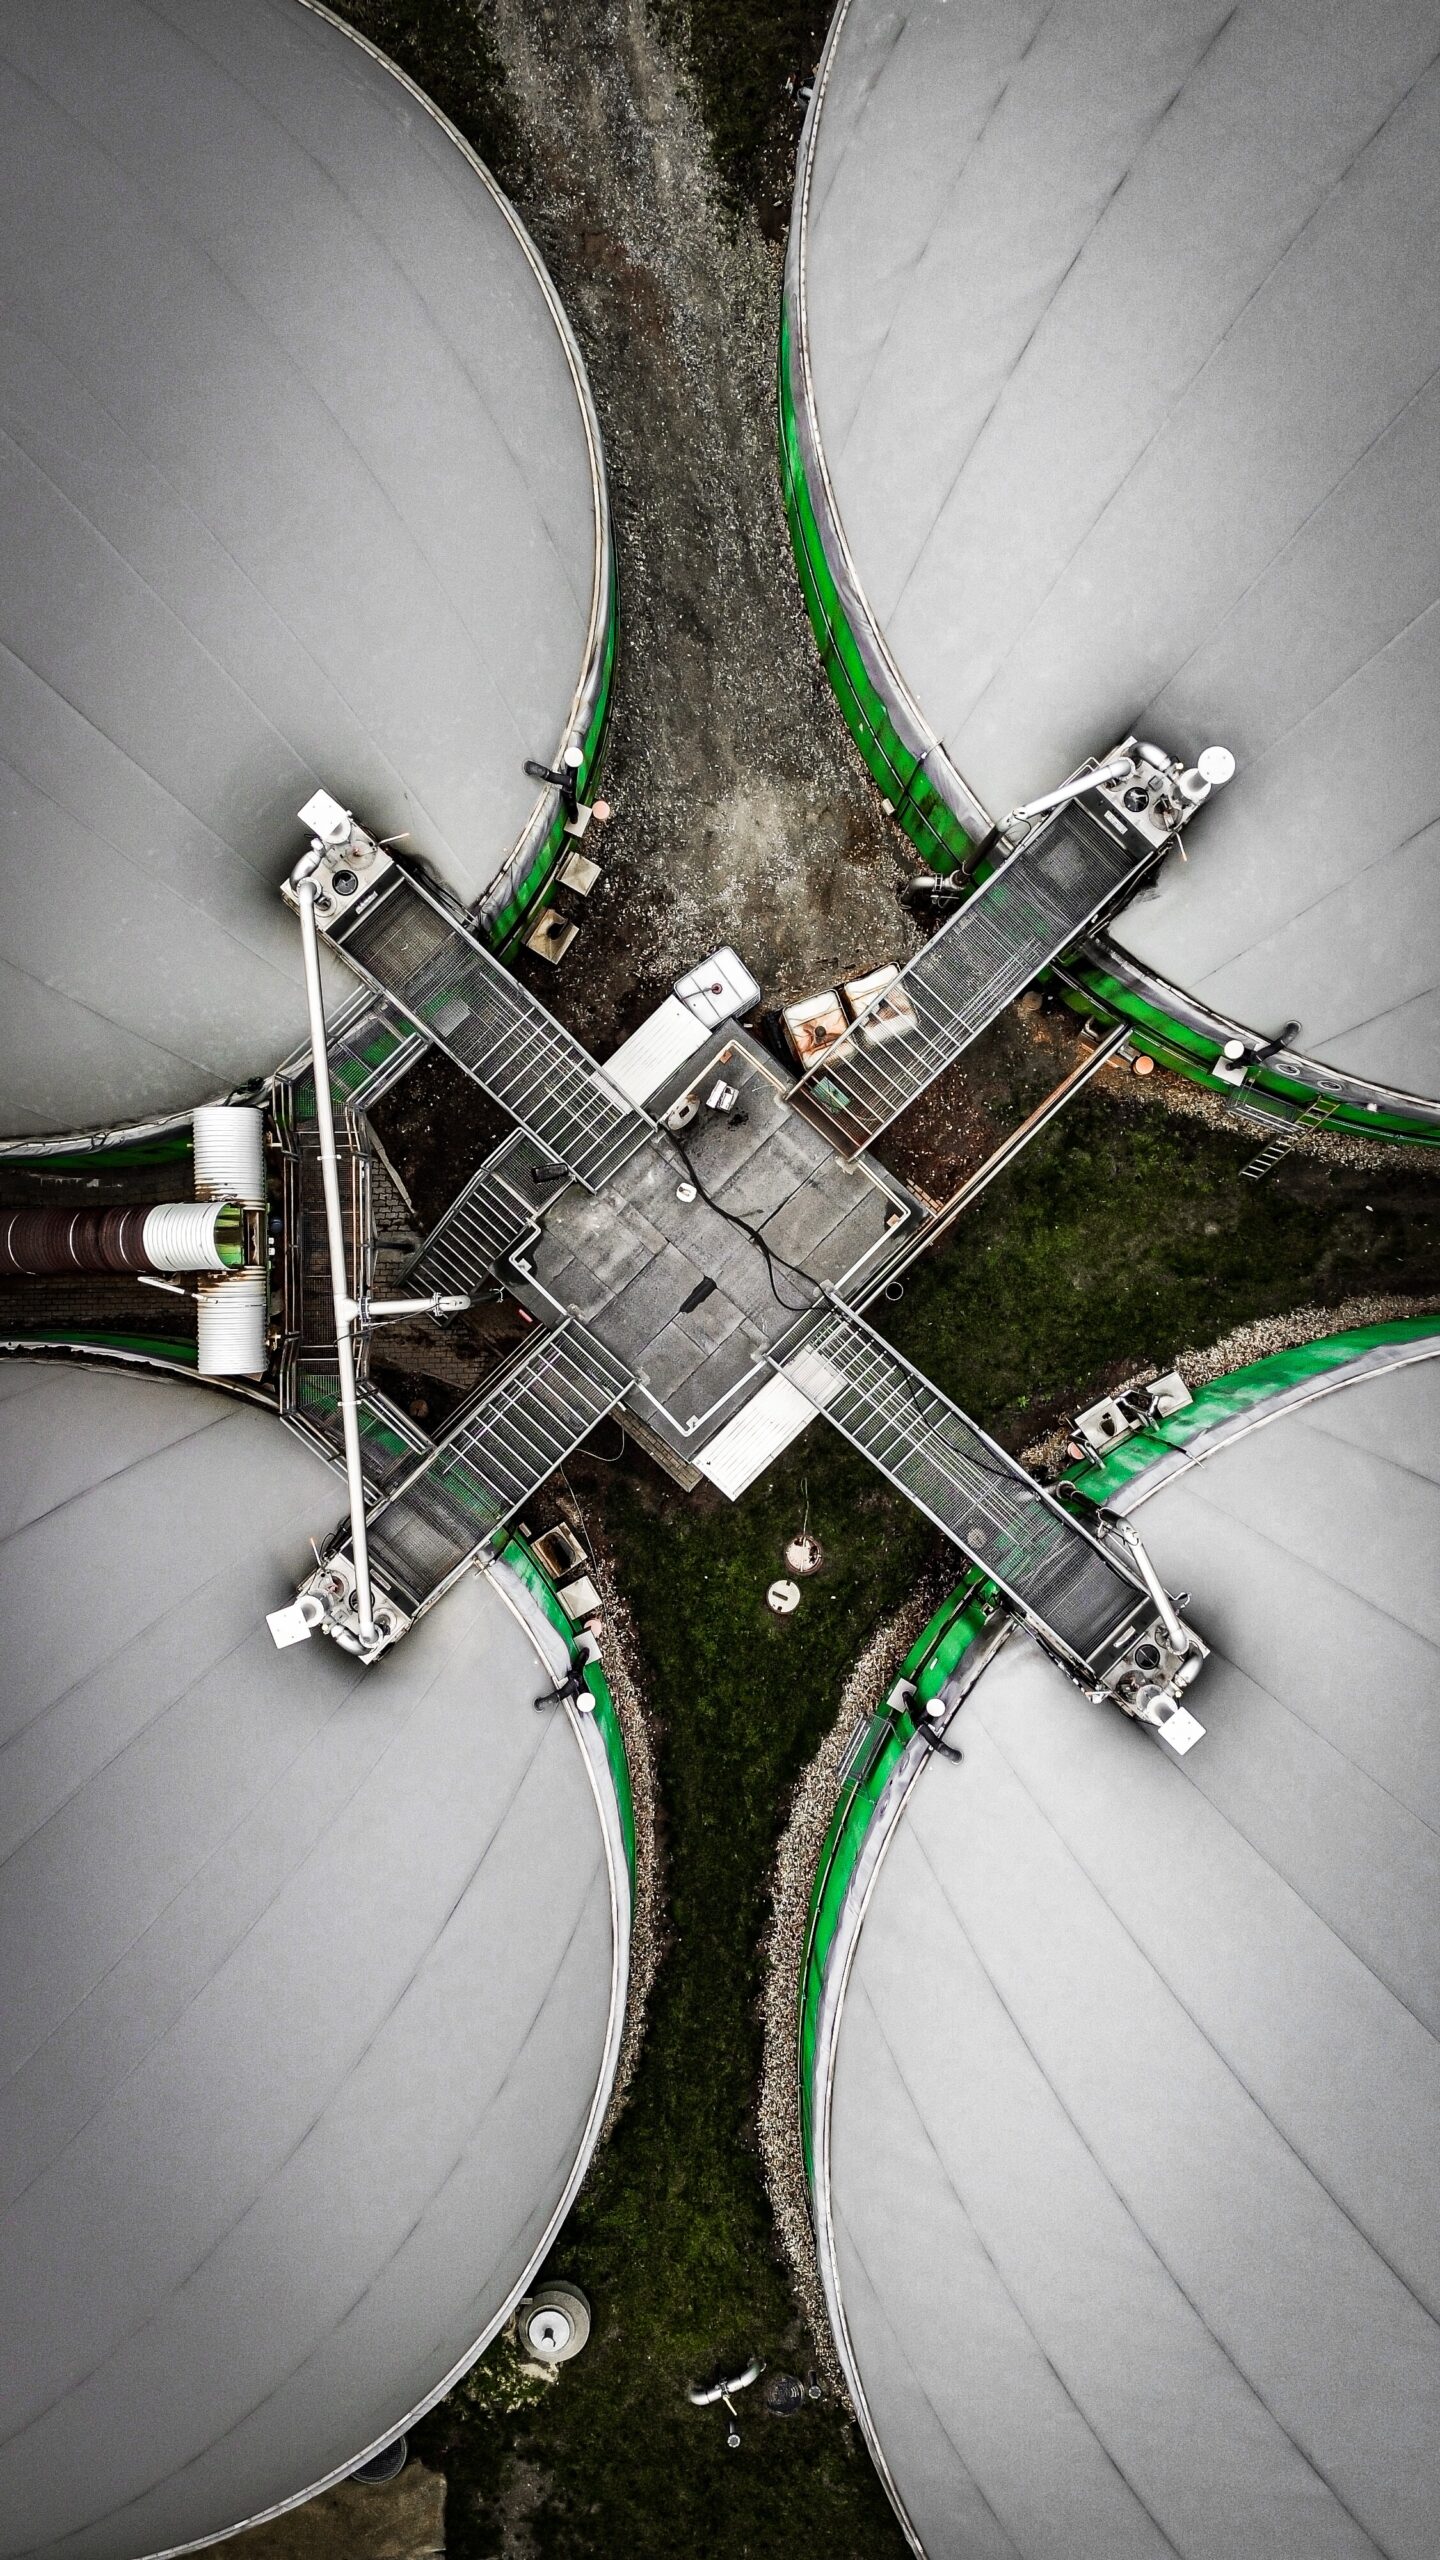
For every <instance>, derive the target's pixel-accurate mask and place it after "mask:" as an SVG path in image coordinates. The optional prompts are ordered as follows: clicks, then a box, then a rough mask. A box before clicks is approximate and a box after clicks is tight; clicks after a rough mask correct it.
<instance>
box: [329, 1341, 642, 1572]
mask: <svg viewBox="0 0 1440 2560" xmlns="http://www.w3.org/2000/svg"><path fill="white" fill-rule="evenodd" d="M633 1383H634V1381H633V1380H632V1378H631V1376H630V1373H629V1371H628V1370H627V1369H624V1368H622V1367H621V1365H620V1363H619V1361H618V1360H615V1359H613V1358H612V1357H611V1355H610V1353H609V1352H608V1351H606V1350H605V1348H604V1346H603V1344H601V1343H598V1342H597V1341H596V1340H595V1338H594V1336H593V1335H592V1334H589V1333H587V1332H586V1330H585V1327H584V1326H583V1325H581V1324H576V1323H574V1322H571V1323H568V1324H563V1325H557V1326H556V1328H555V1330H554V1331H553V1332H552V1333H543V1334H540V1335H539V1336H537V1338H536V1339H535V1340H534V1341H532V1342H529V1343H527V1344H526V1345H525V1347H524V1349H523V1350H522V1351H521V1352H520V1353H519V1354H518V1356H517V1357H516V1358H515V1359H514V1360H512V1361H510V1362H509V1363H508V1365H507V1366H506V1367H505V1368H504V1369H502V1370H501V1371H499V1372H498V1374H497V1375H496V1376H495V1377H493V1378H490V1379H487V1381H486V1383H485V1385H484V1386H483V1387H482V1388H481V1389H480V1392H479V1394H478V1395H477V1396H475V1397H474V1398H473V1399H472V1401H471V1402H470V1403H469V1404H468V1405H467V1406H465V1407H464V1408H463V1410H462V1411H461V1412H460V1413H459V1414H457V1415H456V1417H455V1419H454V1421H453V1422H452V1423H451V1424H450V1425H449V1428H448V1429H447V1430H446V1431H445V1433H444V1434H443V1436H442V1438H441V1439H440V1440H439V1442H438V1443H437V1445H436V1447H435V1449H434V1451H433V1453H432V1454H431V1455H430V1456H429V1458H428V1459H427V1460H426V1461H425V1462H424V1464H423V1465H421V1466H420V1467H419V1468H417V1469H416V1470H415V1471H414V1472H413V1473H412V1474H411V1475H410V1476H408V1477H407V1479H406V1480H405V1481H404V1482H403V1483H402V1484H401V1485H400V1486H399V1487H398V1488H397V1489H396V1491H395V1492H393V1493H392V1494H390V1495H389V1496H388V1498H387V1499H386V1500H385V1501H384V1502H382V1503H381V1504H380V1505H379V1507H378V1508H377V1509H376V1510H375V1511H374V1512H373V1513H372V1515H371V1516H370V1519H369V1521H368V1524H367V1525H368V1530H369V1543H370V1563H371V1569H372V1571H373V1573H374V1575H375V1577H376V1580H377V1582H378V1583H379V1584H381V1585H382V1586H383V1588H384V1589H385V1590H386V1591H387V1592H389V1593H390V1595H391V1596H392V1598H394V1599H395V1600H398V1602H399V1603H400V1605H401V1607H402V1608H403V1609H404V1610H405V1611H406V1612H407V1614H408V1615H409V1616H411V1617H414V1616H415V1615H416V1614H417V1612H418V1611H419V1610H421V1609H425V1608H428V1607H429V1605H430V1603H431V1601H433V1600H437V1599H438V1598H439V1597H440V1594H441V1592H442V1591H445V1590H446V1589H448V1587H449V1585H450V1584H451V1583H452V1582H453V1581H454V1579H455V1577H456V1575H457V1574H459V1573H462V1572H463V1571H464V1569H465V1567H466V1566H467V1565H468V1564H469V1563H470V1562H471V1561H472V1559H473V1558H474V1557H475V1556H476V1555H478V1553H479V1552H480V1550H481V1548H482V1547H484V1546H486V1545H488V1544H489V1543H490V1541H491V1540H492V1539H493V1538H494V1537H495V1536H496V1534H497V1532H498V1531H499V1530H501V1529H502V1528H503V1527H504V1526H505V1524H506V1523H507V1521H509V1520H511V1519H512V1518H513V1517H514V1515H515V1513H516V1512H517V1511H518V1510H519V1509H520V1508H521V1506H522V1504H524V1503H525V1502H526V1501H528V1499H529V1497H530V1496H531V1494H533V1493H535V1492H536V1491H537V1490H538V1488H539V1487H540V1486H541V1485H542V1484H544V1483H546V1482H547V1481H548V1479H549V1478H550V1477H551V1476H552V1475H553V1474H554V1472H555V1470H556V1468H557V1467H559V1466H563V1465H564V1463H565V1460H566V1459H567V1458H568V1457H569V1456H570V1453H571V1451H572V1450H574V1449H577V1448H578V1447H579V1445H580V1443H581V1441H582V1440H583V1439H584V1438H585V1437H586V1435H587V1433H589V1432H590V1431H592V1430H593V1429H594V1427H595V1425H596V1423H597V1422H600V1421H602V1420H603V1418H604V1416H605V1415H606V1414H607V1413H610V1412H612V1411H613V1410H614V1408H615V1406H616V1405H617V1404H618V1403H619V1401H620V1399H621V1397H622V1396H623V1395H624V1393H625V1391H626V1389H627V1388H628V1387H630V1386H631V1385H633ZM349 1552H350V1540H349V1537H348V1534H347V1535H345V1536H343V1537H337V1538H336V1539H335V1540H333V1541H332V1544H331V1547H330V1553H331V1554H332V1555H347V1556H348V1554H349Z"/></svg>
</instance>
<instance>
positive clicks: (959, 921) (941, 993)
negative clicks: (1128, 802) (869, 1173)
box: [792, 805, 1159, 1154]
mask: <svg viewBox="0 0 1440 2560" xmlns="http://www.w3.org/2000/svg"><path fill="white" fill-rule="evenodd" d="M1107 815H1108V813H1107ZM1112 826H1113V828H1114V832H1113V833H1112V831H1111V830H1112ZM1158 858H1159V849H1158V848H1157V847H1156V846H1155V845H1153V844H1150V843H1147V842H1145V841H1144V839H1143V838H1142V837H1141V836H1140V835H1139V834H1138V833H1135V832H1133V831H1131V830H1129V829H1126V828H1122V827H1121V824H1120V821H1119V820H1118V819H1111V820H1110V821H1109V823H1106V822H1105V821H1103V820H1102V819H1100V818H1097V817H1093V816H1092V815H1091V813H1090V811H1089V810H1088V809H1085V808H1081V807H1079V806H1078V805H1072V806H1071V807H1070V808H1067V809H1063V810H1061V811H1060V812H1059V813H1058V814H1057V815H1056V816H1055V817H1053V818H1049V819H1047V820H1046V821H1045V823H1044V824H1043V825H1042V826H1040V827H1039V828H1037V829H1036V831H1035V833H1034V834H1033V835H1032V836H1030V837H1029V838H1027V840H1026V842H1025V843H1024V844H1022V845H1021V846H1020V847H1019V849H1018V850H1017V851H1016V852H1014V853H1012V854H1011V855H1010V856H1009V859H1008V860H1007V861H1005V862H1003V863H1002V864H1001V866H1000V868H999V870H998V871H996V872H994V873H992V875H991V877H990V878H989V879H988V880H987V881H986V883H985V885H984V887H983V888H982V889H978V890H977V891H976V893H975V895H974V897H973V898H971V899H969V900H968V901H967V903H966V904H965V905H964V906H963V907H961V908H959V909H958V910H957V912H956V913H955V914H954V915H953V916H952V917H951V918H950V921H949V923H948V924H945V925H942V926H941V929H940V931H939V932H938V933H937V934H936V935H935V936H934V938H933V939H932V940H931V941H929V942H927V943H926V945H925V948H924V950H923V951H921V952H919V953H917V955H916V957H915V958H914V959H913V960H912V961H910V962H909V963H908V965H907V966H906V967H905V968H904V969H902V971H901V973H900V977H899V980H898V981H897V982H893V983H892V984H891V986H890V987H889V988H888V989H886V991H885V992H884V993H883V994H882V995H880V996H877V997H876V998H875V1000H874V1002H873V1003H872V1004H870V1005H869V1006H867V1008H866V1010H865V1012H864V1013H862V1014H861V1015H860V1016H859V1017H858V1019H857V1022H856V1027H855V1029H854V1030H853V1031H852V1032H848V1033H847V1034H846V1035H845V1037H844V1038H843V1039H840V1040H837V1041H836V1043H835V1046H834V1047H833V1048H832V1049H830V1050H828V1051H827V1052H826V1053H825V1055H824V1056H823V1057H821V1058H818V1059H816V1060H814V1061H813V1062H812V1063H811V1065H810V1066H809V1067H808V1068H807V1069H806V1072H805V1075H804V1076H803V1077H802V1079H801V1081H800V1083H799V1084H798V1085H797V1086H796V1088H795V1091H794V1094H793V1096H792V1100H794V1101H796V1102H798V1103H799V1104H800V1105H801V1106H802V1108H804V1109H805V1110H806V1111H807V1112H810V1113H813V1114H814V1115H815V1116H816V1117H817V1118H820V1119H822V1120H823V1122H824V1123H825V1125H826V1126H827V1127H828V1128H830V1129H831V1130H832V1131H833V1133H834V1135H835V1137H836V1139H837V1140H838V1141H839V1143H840V1144H842V1145H844V1146H848V1147H850V1148H852V1149H853V1150H854V1152H856V1153H857V1154H858V1153H859V1151H860V1149H861V1148H862V1147H868V1146H869V1144H870V1142H871V1140H872V1139H873V1138H877V1137H879V1135H880V1133H881V1131H882V1130H883V1129H887V1128H888V1127H889V1125H890V1123H891V1121H892V1120H894V1119H896V1118H898V1116H899V1114H900V1113H901V1112H902V1111H904V1110H906V1109H907V1108H908V1107H909V1105H910V1104H911V1103H912V1102H914V1101H915V1099H916V1098H917V1096H918V1095H920V1094H922V1093H923V1092H924V1091H925V1088H926V1086H927V1085H930V1084H933V1083H934V1081H935V1078H936V1077H937V1076H938V1075H940V1074H942V1073H943V1071H944V1069H945V1068H946V1067H948V1066H950V1065H952V1064H953V1062H954V1061H955V1059H956V1058H958V1057H959V1056H960V1055H961V1052H962V1051H963V1050H965V1049H967V1048H968V1047H969V1045H970V1043H971V1041H972V1040H974V1039H976V1038H977V1037H978V1036H979V1034H980V1033H981V1032H982V1031H983V1030H985V1029H986V1027H987V1025H988V1024H990V1023H992V1022H993V1021H994V1020H995V1019H996V1016H997V1015H998V1014H1001V1013H1003V1012H1004V1010H1005V1007H1006V1005H1007V1004H1009V1003H1010V1002H1011V1001H1012V999H1013V998H1014V997H1015V996H1017V995H1019V994H1020V992H1021V990H1022V989H1023V988H1025V987H1027V986H1029V984H1030V983H1031V980H1032V979H1034V978H1037V977H1038V976H1039V975H1040V972H1041V971H1042V969H1045V968H1046V967H1048V965H1049V964H1050V962H1051V961H1052V960H1058V959H1059V957H1060V955H1061V953H1062V952H1065V951H1068V950H1069V948H1070V946H1071V944H1072V943H1074V942H1076V941H1078V940H1079V938H1080V936H1081V935H1082V934H1083V933H1084V932H1085V931H1086V930H1087V929H1088V928H1089V927H1090V926H1092V925H1093V924H1094V923H1095V921H1096V919H1097V918H1098V917H1099V916H1100V915H1101V914H1102V913H1103V912H1104V911H1105V910H1106V909H1107V908H1110V907H1112V906H1114V905H1115V904H1116V902H1117V901H1118V900H1119V899H1121V898H1122V897H1124V896H1125V895H1126V894H1127V893H1128V892H1129V891H1130V890H1132V889H1133V888H1134V887H1135V886H1136V884H1137V882H1138V881H1139V880H1140V879H1141V877H1142V876H1143V875H1144V873H1145V872H1146V871H1148V870H1150V869H1151V868H1152V867H1153V865H1154V864H1155V862H1156V861H1157V860H1158Z"/></svg>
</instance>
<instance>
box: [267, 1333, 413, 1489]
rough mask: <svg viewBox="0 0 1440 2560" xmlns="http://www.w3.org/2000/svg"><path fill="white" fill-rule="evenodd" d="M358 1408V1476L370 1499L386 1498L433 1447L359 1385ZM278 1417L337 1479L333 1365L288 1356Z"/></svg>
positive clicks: (378, 1393)
mask: <svg viewBox="0 0 1440 2560" xmlns="http://www.w3.org/2000/svg"><path fill="white" fill-rule="evenodd" d="M357 1401H358V1404H359V1408H360V1471H361V1474H362V1475H363V1477H364V1479H365V1488H366V1491H367V1493H369V1494H370V1495H371V1496H372V1497H373V1498H374V1499H376V1500H379V1498H380V1497H381V1496H382V1495H384V1494H386V1493H388V1492H389V1491H390V1490H391V1488H392V1487H393V1486H394V1485H395V1483H396V1482H397V1480H399V1479H400V1478H401V1477H403V1476H406V1475H410V1474H413V1472H414V1469H415V1467H416V1464H417V1462H420V1461H423V1460H424V1459H426V1458H427V1457H428V1456H429V1455H430V1452H431V1450H432V1449H433V1447H434V1442H433V1441H432V1440H431V1439H430V1437H429V1435H428V1433H426V1432H424V1431H422V1430H421V1429H420V1427H419V1425H418V1423H416V1422H413V1421H412V1420H411V1418H410V1416H409V1415H408V1414H405V1413H402V1412H401V1411H400V1408H399V1406H398V1405H395V1404H392V1403H391V1401H390V1398H389V1397H388V1396H387V1395H385V1394H384V1393H383V1392H382V1390H381V1389H380V1388H379V1387H377V1386H376V1385H374V1383H373V1382H372V1381H371V1380H370V1379H368V1378H367V1379H364V1380H362V1382H361V1385H360V1391H359V1396H358V1399H357ZM280 1417H281V1420H282V1421H283V1422H285V1423H286V1424H288V1426H289V1428H290V1429H291V1430H292V1431H293V1432H294V1433H295V1434H296V1436H297V1438H299V1439H301V1440H304V1441H305V1442H307V1443H308V1445H309V1446H310V1447H311V1448H312V1449H316V1450H318V1451H319V1453H320V1455H321V1457H323V1458H324V1459H325V1460H326V1462H327V1464H328V1465H330V1466H332V1467H334V1468H335V1469H336V1471H337V1473H339V1474H340V1475H342V1476H343V1474H344V1472H345V1432H344V1426H343V1424H342V1422H341V1418H340V1373H339V1371H338V1369H337V1368H336V1367H335V1365H334V1362H333V1360H331V1361H329V1362H326V1361H324V1360H315V1359H313V1358H306V1359H300V1358H297V1357H295V1355H294V1353H293V1350H292V1352H290V1353H289V1354H288V1355H287V1356H286V1357H285V1358H284V1360H283V1361H282V1364H281V1372H280Z"/></svg>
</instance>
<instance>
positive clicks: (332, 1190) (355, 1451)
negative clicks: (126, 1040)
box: [290, 853, 376, 1645]
mask: <svg viewBox="0 0 1440 2560" xmlns="http://www.w3.org/2000/svg"><path fill="white" fill-rule="evenodd" d="M314 867H315V855H314V854H313V853H311V854H304V855H302V856H301V859H300V861H299V862H298V863H297V864H296V866H295V869H294V871H293V872H292V873H291V875H290V885H291V887H292V889H293V890H294V892H295V903H296V907H297V909H298V911H299V916H300V947H301V949H302V951H303V952H304V955H305V1000H306V1003H307V1004H308V1006H309V1009H310V1056H311V1060H312V1063H313V1065H314V1070H315V1131H316V1135H317V1137H318V1138H319V1141H320V1178H321V1181H322V1183H323V1185H324V1190H325V1230H326V1234H327V1236H328V1238H329V1244H330V1295H331V1299H332V1301H333V1304H334V1308H335V1365H336V1368H337V1370H338V1371H339V1376H340V1421H341V1427H342V1429H343V1431H344V1435H345V1479H346V1483H347V1484H348V1486H349V1489H350V1546H351V1552H352V1554H353V1556H354V1559H355V1614H356V1618H357V1620H358V1622H359V1630H360V1641H361V1643H362V1644H364V1645H369V1644H373V1643H374V1641H375V1633H376V1629H375V1617H374V1609H373V1604H372V1601H371V1596H370V1546H369V1540H368V1538H367V1536H366V1531H365V1478H364V1474H363V1472H362V1469H361V1465H360V1408H359V1403H358V1400H357V1397H356V1393H355V1346H354V1331H353V1328H354V1323H355V1312H356V1311H355V1301H354V1298H353V1297H352V1296H351V1293H350V1283H349V1276H348V1273H347V1269H346V1263H345V1221H344V1217H343V1215H342V1213H341V1207H340V1166H339V1161H338V1159H337V1157H336V1153H335V1114H334V1111H333V1109H332V1108H331V1102H330V1052H329V1046H328V1043H327V1040H326V1034H325V996H324V990H323V988H322V987H321V984H320V940H319V935H318V934H317V932H316V930H315V900H316V897H317V895H318V894H319V893H318V891H317V888H316V885H315V881H314V878H313V876H312V874H313V871H314Z"/></svg>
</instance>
